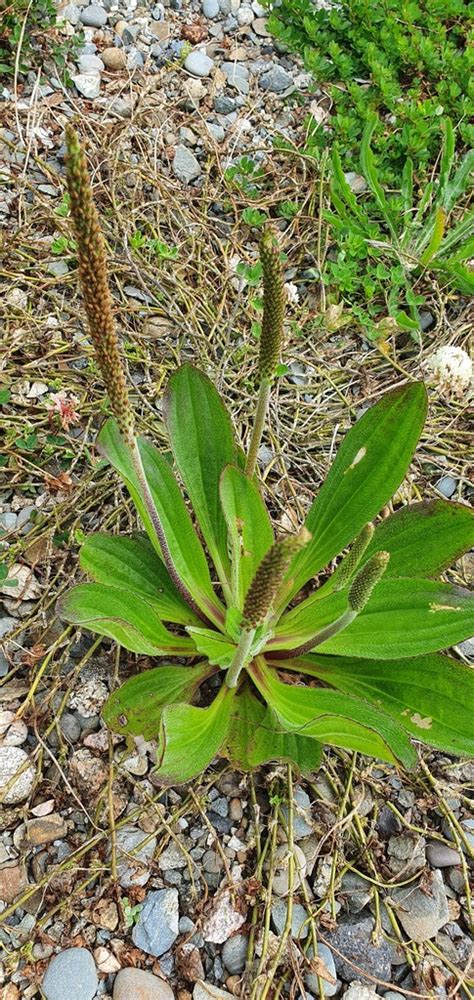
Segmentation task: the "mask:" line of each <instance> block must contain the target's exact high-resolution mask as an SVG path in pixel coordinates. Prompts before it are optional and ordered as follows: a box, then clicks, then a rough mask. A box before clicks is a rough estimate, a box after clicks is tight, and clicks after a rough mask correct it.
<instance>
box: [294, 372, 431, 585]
mask: <svg viewBox="0 0 474 1000" xmlns="http://www.w3.org/2000/svg"><path fill="white" fill-rule="evenodd" d="M425 415H426V390H425V387H424V385H423V383H421V382H414V383H412V384H411V385H408V386H403V387H402V388H400V389H395V390H393V391H392V392H389V393H387V394H386V395H385V396H383V398H382V399H381V400H380V402H378V403H377V404H376V405H375V406H373V407H372V408H371V409H370V410H368V411H367V412H366V413H364V415H363V416H362V417H361V418H360V420H358V421H357V423H356V424H354V426H353V427H352V428H351V430H350V431H349V432H348V434H346V437H345V438H344V441H343V442H342V444H341V446H340V448H339V451H338V453H337V456H336V459H335V461H334V463H333V465H332V466H331V469H330V471H329V474H328V477H327V479H326V481H325V482H324V484H323V486H322V487H321V489H320V491H319V494H318V496H317V497H316V500H315V501H314V503H313V505H312V507H311V509H310V511H309V514H308V517H307V518H306V527H307V528H308V530H309V531H310V532H311V533H312V536H313V538H312V540H311V541H310V542H309V543H308V545H306V546H305V548H304V549H303V550H302V551H301V552H300V553H299V554H298V555H297V556H296V559H295V560H294V562H293V566H292V567H291V569H290V574H289V576H290V577H292V578H293V583H292V587H291V593H290V596H293V595H294V594H296V593H297V591H298V590H300V589H301V587H302V586H303V585H304V584H305V583H306V582H307V581H308V580H309V579H310V578H311V577H312V576H315V575H316V573H318V572H319V571H320V570H321V569H323V567H324V566H326V565H327V564H328V563H329V562H330V561H331V559H333V558H334V556H336V555H338V554H339V553H340V552H342V550H343V549H345V547H346V546H347V545H348V544H349V542H351V541H352V539H353V538H355V536H356V535H357V534H358V533H359V531H360V530H361V528H362V527H363V526H364V524H367V522H368V521H371V520H372V519H373V518H374V517H375V515H376V514H378V512H379V511H380V510H381V509H382V507H383V506H384V504H386V503H387V500H389V499H390V497H392V496H393V494H394V492H395V490H396V489H397V488H398V486H399V485H400V483H401V481H402V479H403V477H404V475H405V473H406V471H407V467H408V465H409V463H410V460H411V458H412V456H413V453H414V451H415V448H416V444H417V441H418V438H419V436H420V433H421V430H422V428H423V423H424V420H425Z"/></svg>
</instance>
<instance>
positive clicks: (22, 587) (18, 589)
mask: <svg viewBox="0 0 474 1000" xmlns="http://www.w3.org/2000/svg"><path fill="white" fill-rule="evenodd" d="M8 579H9V581H10V582H11V584H12V586H10V585H7V584H5V583H4V584H2V586H1V587H0V594H5V596H6V597H11V598H12V599H13V600H15V601H34V600H35V598H36V597H39V594H40V585H39V583H38V581H37V579H36V577H35V576H33V571H32V570H31V569H30V567H29V566H23V565H22V563H14V564H13V566H11V567H10V569H9V572H8ZM14 580H16V581H17V582H16V583H15V585H14V586H13V581H14Z"/></svg>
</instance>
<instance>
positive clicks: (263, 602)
mask: <svg viewBox="0 0 474 1000" xmlns="http://www.w3.org/2000/svg"><path fill="white" fill-rule="evenodd" d="M310 538H311V535H310V533H309V531H307V529H306V528H302V529H301V531H299V532H298V534H297V535H288V536H287V537H286V538H281V539H280V540H279V541H277V542H275V544H274V545H272V547H271V549H270V550H269V551H268V552H267V554H266V556H264V557H263V559H262V561H261V563H260V566H259V567H258V569H257V572H256V574H255V576H254V578H253V580H252V583H251V584H250V587H249V590H248V593H247V597H246V598H245V604H244V614H243V624H244V627H245V628H246V629H252V628H257V626H258V625H262V624H263V622H264V621H265V618H266V617H267V615H268V613H269V611H271V608H272V604H273V601H274V599H275V597H276V595H277V593H278V590H279V589H280V586H281V584H282V582H283V577H284V576H285V573H286V571H287V569H288V567H289V565H290V563H291V560H292V559H293V556H295V555H296V553H297V552H298V551H299V549H301V548H302V547H303V545H306V543H307V542H308V541H309V539H310Z"/></svg>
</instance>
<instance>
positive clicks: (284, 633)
mask: <svg viewBox="0 0 474 1000" xmlns="http://www.w3.org/2000/svg"><path fill="white" fill-rule="evenodd" d="M319 593H320V592H319V591H317V592H316V593H315V594H313V595H312V596H311V597H308V598H307V600H306V601H302V602H301V604H298V605H297V606H296V608H293V609H292V610H291V611H289V612H288V614H285V615H283V616H282V618H281V619H280V621H279V623H278V625H277V626H276V628H275V632H274V635H273V636H272V638H271V639H270V641H269V643H268V646H267V648H268V649H269V650H275V649H294V648H296V646H300V645H301V644H302V643H303V642H307V641H308V639H311V638H312V636H313V635H316V633H317V632H319V631H320V630H321V629H323V628H326V626H327V625H331V624H332V622H335V621H336V618H339V616H340V615H342V614H343V613H344V611H346V610H347V593H346V592H345V591H339V592H335V593H329V594H328V595H327V596H326V597H324V596H321V597H320V596H319Z"/></svg>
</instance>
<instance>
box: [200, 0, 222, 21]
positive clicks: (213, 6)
mask: <svg viewBox="0 0 474 1000" xmlns="http://www.w3.org/2000/svg"><path fill="white" fill-rule="evenodd" d="M202 12H203V14H204V17H207V18H208V19H209V20H213V19H214V18H215V17H218V16H219V4H218V2H217V0H203V5H202Z"/></svg>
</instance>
